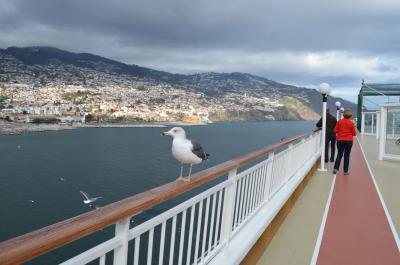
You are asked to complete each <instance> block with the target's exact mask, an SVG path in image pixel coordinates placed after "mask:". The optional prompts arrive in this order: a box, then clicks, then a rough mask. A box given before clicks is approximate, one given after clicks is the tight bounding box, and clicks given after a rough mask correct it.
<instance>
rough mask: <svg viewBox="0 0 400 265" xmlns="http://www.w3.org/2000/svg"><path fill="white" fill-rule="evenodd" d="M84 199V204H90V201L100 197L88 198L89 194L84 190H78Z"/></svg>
mask: <svg viewBox="0 0 400 265" xmlns="http://www.w3.org/2000/svg"><path fill="white" fill-rule="evenodd" d="M79 192H80V193H81V194H82V195H83V196H84V197H85V199H86V200H84V201H83V203H84V204H92V202H95V201H97V200H98V199H101V197H94V198H90V196H89V194H87V193H86V192H84V191H82V190H80V191H79Z"/></svg>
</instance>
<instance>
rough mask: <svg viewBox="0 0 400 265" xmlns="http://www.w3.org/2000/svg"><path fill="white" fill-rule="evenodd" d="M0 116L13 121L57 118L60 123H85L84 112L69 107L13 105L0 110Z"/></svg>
mask: <svg viewBox="0 0 400 265" xmlns="http://www.w3.org/2000/svg"><path fill="white" fill-rule="evenodd" d="M0 118H3V119H5V120H8V121H14V122H25V123H31V122H34V121H35V120H38V119H41V120H58V121H59V122H60V123H67V124H70V123H85V120H86V113H84V112H73V111H71V110H70V108H65V107H60V106H55V105H44V106H40V107H31V106H29V107H15V108H12V109H2V110H0Z"/></svg>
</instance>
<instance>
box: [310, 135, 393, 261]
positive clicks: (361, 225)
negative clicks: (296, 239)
mask: <svg viewBox="0 0 400 265" xmlns="http://www.w3.org/2000/svg"><path fill="white" fill-rule="evenodd" d="M340 167H341V169H340V171H339V172H338V174H337V176H336V183H335V187H334V190H333V194H332V201H331V204H330V207H329V212H328V216H327V220H326V224H325V230H324V234H323V238H322V242H321V247H320V251H319V255H318V260H317V264H318V265H358V264H360V265H361V264H362V265H392V264H393V265H399V264H400V253H399V251H398V248H397V245H396V242H395V239H394V236H393V234H392V231H391V230H390V226H389V223H388V220H387V218H386V215H385V212H384V209H383V206H382V204H381V201H380V199H379V196H378V193H377V190H376V189H375V186H374V183H373V180H372V177H371V175H370V173H369V171H368V167H367V164H366V161H365V159H364V157H363V155H362V152H361V148H360V145H359V143H358V141H357V140H355V141H354V143H353V149H352V152H351V157H350V169H349V172H350V175H348V176H344V175H343V161H342V163H341V165H340Z"/></svg>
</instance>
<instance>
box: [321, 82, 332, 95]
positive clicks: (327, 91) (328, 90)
mask: <svg viewBox="0 0 400 265" xmlns="http://www.w3.org/2000/svg"><path fill="white" fill-rule="evenodd" d="M319 92H320V93H321V94H322V95H326V96H329V94H330V93H331V86H330V85H329V84H328V83H321V84H320V85H319Z"/></svg>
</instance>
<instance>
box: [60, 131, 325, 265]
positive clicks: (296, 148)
mask: <svg viewBox="0 0 400 265" xmlns="http://www.w3.org/2000/svg"><path fill="white" fill-rule="evenodd" d="M320 135H321V134H320V131H319V132H315V133H313V134H311V135H310V136H309V137H307V138H303V139H302V140H301V141H299V142H298V143H295V144H292V143H291V144H290V145H289V146H288V148H287V149H285V150H283V151H281V152H278V153H277V154H275V153H274V152H270V153H269V154H268V157H267V158H266V159H264V160H262V161H261V162H259V163H258V164H256V165H254V166H252V167H250V168H248V169H246V170H244V171H242V172H239V173H238V168H235V169H233V170H231V171H230V172H229V174H228V178H227V180H225V181H223V182H221V183H219V184H217V185H215V186H214V187H211V188H210V189H208V190H206V191H204V192H202V193H200V194H199V195H197V196H195V197H193V198H191V199H189V200H187V201H185V202H183V203H181V204H179V205H177V206H175V207H173V208H172V209H170V210H168V211H166V212H164V213H162V214H160V215H158V216H156V217H154V218H152V219H150V220H148V221H146V222H144V223H142V224H140V225H138V226H135V227H133V228H129V224H130V219H131V217H129V218H125V219H123V220H120V221H119V222H118V223H117V224H116V226H115V237H113V238H112V239H109V240H107V241H106V242H103V243H102V244H100V245H97V246H95V247H94V248H92V249H89V250H87V251H85V252H83V253H81V254H80V255H78V256H76V257H74V258H72V259H69V260H68V261H66V262H64V263H62V264H63V265H66V264H68V265H70V264H86V263H89V262H91V261H94V260H98V262H99V264H105V260H106V255H110V254H111V253H113V259H114V264H127V260H128V256H130V257H132V256H133V264H134V265H138V264H140V265H142V264H147V265H150V264H159V265H162V264H169V265H172V264H178V265H181V264H186V265H190V264H207V263H208V262H210V261H211V260H212V259H213V258H215V257H216V256H218V255H219V254H221V253H223V252H224V249H226V248H227V247H228V246H229V244H230V243H231V242H232V240H235V236H236V234H237V233H238V232H240V231H241V230H242V229H243V228H244V227H246V224H247V223H248V222H249V221H251V220H252V219H253V218H255V216H256V214H257V213H258V211H259V210H260V209H261V208H263V207H264V206H265V205H267V204H268V203H270V202H271V201H272V200H274V197H275V196H276V195H277V194H278V193H282V192H286V193H287V192H289V190H288V191H286V190H284V189H283V187H285V186H287V185H288V184H290V183H291V182H294V181H298V179H296V180H294V179H295V178H294V177H293V176H298V172H300V171H302V169H303V168H304V167H305V165H307V166H309V164H310V163H309V162H310V160H311V159H316V157H318V156H319V155H320V152H321V150H320V143H321V142H320V141H321V139H320V138H321V136H320ZM314 162H315V161H314ZM303 171H304V172H306V171H307V170H306V169H305V170H303ZM303 171H302V172H303ZM305 174H306V173H304V174H303V173H302V174H301V176H300V177H301V178H304V176H305ZM287 195H288V194H285V196H287ZM267 225H268V223H265V226H267Z"/></svg>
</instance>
